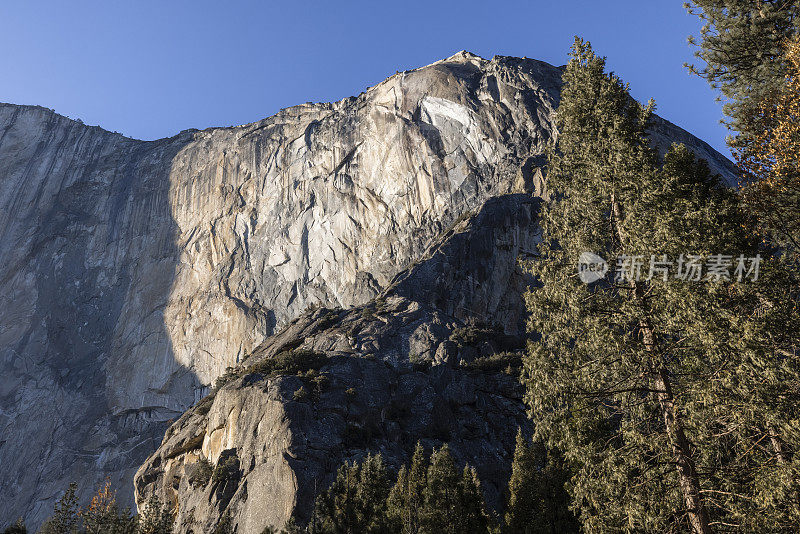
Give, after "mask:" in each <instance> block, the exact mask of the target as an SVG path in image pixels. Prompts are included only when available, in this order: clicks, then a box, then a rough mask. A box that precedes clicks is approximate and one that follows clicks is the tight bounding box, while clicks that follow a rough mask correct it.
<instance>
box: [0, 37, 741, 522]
mask: <svg viewBox="0 0 800 534" xmlns="http://www.w3.org/2000/svg"><path fill="white" fill-rule="evenodd" d="M559 85H560V70H559V69H558V68H555V67H552V66H550V65H548V64H546V63H542V62H539V61H534V60H522V59H515V58H507V57H496V58H494V59H493V60H491V61H489V60H484V59H481V58H478V57H477V56H474V55H471V54H469V53H466V52H461V53H459V54H456V55H455V56H453V57H451V58H448V59H446V60H443V61H440V62H437V63H434V64H433V65H429V66H427V67H423V68H420V69H416V70H413V71H408V72H403V73H398V74H396V75H395V76H392V77H391V78H389V79H387V80H386V81H384V82H382V83H381V84H379V85H377V86H376V87H373V88H370V89H369V90H367V91H366V92H365V93H362V94H361V95H359V96H358V97H352V98H348V99H345V100H342V101H339V102H336V103H333V104H306V105H301V106H296V107H293V108H289V109H286V110H283V111H281V112H280V113H278V114H276V115H275V116H273V117H270V118H268V119H264V120H262V121H260V122H256V123H253V124H248V125H244V126H239V127H232V128H213V129H209V130H204V131H185V132H182V133H180V134H178V135H177V136H175V137H172V138H169V139H163V140H159V141H152V142H143V141H137V140H133V139H128V138H125V137H123V136H121V135H118V134H114V133H110V132H107V131H104V130H102V129H101V128H98V127H89V126H85V125H83V124H81V123H79V122H76V121H72V120H70V119H67V118H65V117H62V116H59V115H57V114H55V113H54V112H52V111H50V110H47V109H44V108H39V107H29V106H15V105H9V104H0V258H2V262H1V263H0V502H3V503H4V506H3V507H2V509H0V522H3V521H6V522H7V521H10V520H13V519H15V518H16V517H18V516H23V517H26V518H27V519H28V521H29V522H31V523H33V524H36V523H38V522H39V521H41V520H42V519H43V518H44V517H45V516H46V515H48V514H49V513H50V511H51V510H52V505H53V503H54V501H55V499H56V498H57V497H58V496H59V494H60V492H62V491H63V489H64V488H65V487H66V486H67V484H68V483H69V482H70V481H73V480H75V481H78V482H79V494H80V495H81V496H83V497H86V496H88V495H89V494H90V493H92V492H93V490H94V486H96V485H97V484H98V483H99V482H100V481H101V480H102V479H104V478H105V477H110V478H111V481H112V483H113V484H114V485H115V486H116V487H117V488H119V491H120V495H119V496H120V499H121V500H123V501H125V502H132V490H131V488H132V484H131V481H132V478H133V474H134V472H135V471H136V469H137V467H138V466H139V465H140V464H141V463H142V462H143V461H144V460H145V459H146V458H147V457H148V456H149V455H150V454H151V453H153V451H154V450H156V448H157V447H158V446H159V443H160V442H161V438H162V437H163V435H164V430H165V429H166V428H167V426H168V424H169V422H170V421H171V420H174V419H176V418H178V417H180V415H181V414H182V413H183V412H184V410H186V409H187V408H188V407H189V406H191V405H192V404H193V403H195V402H196V401H197V400H198V399H199V398H200V397H202V396H203V395H204V394H205V393H206V392H207V386H208V385H209V384H211V383H212V382H213V380H214V379H215V378H216V377H217V376H219V375H220V374H221V373H222V372H223V370H224V369H225V368H226V367H227V366H234V365H236V364H237V363H239V362H240V361H241V360H242V359H244V358H245V357H246V356H247V355H248V354H250V353H251V352H252V351H253V350H255V349H256V348H257V347H260V346H263V345H262V344H263V343H265V342H267V343H269V342H270V341H269V340H268V339H267V338H268V337H269V336H270V335H272V334H274V333H275V332H277V331H278V330H279V329H280V328H281V327H283V326H284V325H287V324H288V323H289V321H291V320H293V319H295V318H297V317H299V316H300V315H301V314H302V312H303V311H304V310H305V309H307V308H308V307H309V306H315V305H323V306H327V307H341V308H345V309H346V308H350V307H353V306H360V305H364V304H366V303H368V302H370V301H371V300H372V299H373V298H374V297H376V296H377V295H378V294H379V293H380V292H382V291H384V290H386V289H387V288H389V287H390V286H391V287H394V288H395V289H393V291H396V296H397V298H398V299H400V298H402V299H406V300H408V301H410V302H413V301H415V297H414V295H412V294H409V293H403V291H411V290H410V289H409V287H411V285H410V283H409V282H406V285H405V286H404V285H403V284H404V282H403V281H402V280H396V279H395V278H396V277H397V276H398V275H400V278H403V277H406V278H403V279H405V280H407V277H409V276H411V277H415V278H414V280H415V282H414V283H415V284H416V285H417V286H420V287H426V288H428V289H429V291H430V294H429V295H427V296H426V298H428V297H430V298H428V300H426V301H425V306H428V307H429V309H431V310H436V311H437V313H444V314H446V315H447V317H449V319H448V320H450V321H456V322H458V321H461V322H464V321H467V320H470V319H474V318H478V319H480V320H481V321H484V322H486V323H489V324H499V325H501V326H502V329H503V330H505V331H506V332H505V333H507V334H517V333H519V330H520V328H521V324H522V316H521V309H520V307H519V306H520V300H519V298H518V297H515V296H514V295H515V294H516V293H515V292H518V289H519V288H520V287H524V281H523V280H521V279H520V278H519V276H517V275H513V272H514V269H515V268H514V265H516V258H513V261H512V259H509V258H511V256H509V255H507V254H506V255H502V254H501V255H500V256H493V251H492V250H489V251H488V252H487V253H486V254H488V256H487V257H489V256H491V257H494V258H495V260H492V261H495V263H493V264H492V267H491V268H492V269H493V270H496V272H497V273H498V274H496V275H495V278H494V282H493V283H495V282H498V283H499V282H502V281H503V280H506V281H507V282H508V283H509V284H510V285H508V286H505V287H503V286H502V284H501V285H493V286H491V288H492V289H487V287H489V286H487V285H485V284H483V285H482V284H478V283H476V282H474V281H472V279H470V278H463V277H459V276H458V275H457V273H462V274H463V273H466V274H469V271H468V270H464V269H462V270H459V269H458V268H457V267H458V266H460V265H461V263H462V262H466V263H469V265H470V268H473V267H475V265H476V263H477V262H475V261H472V262H471V263H470V262H469V261H468V260H469V258H468V257H463V258H459V256H458V254H461V253H469V252H470V250H472V249H470V248H469V247H466V245H464V244H463V243H462V244H459V242H458V240H457V239H456V240H455V241H453V240H449V238H448V237H447V236H448V232H450V233H452V227H453V224H454V223H456V222H459V221H464V220H471V219H470V217H471V216H472V215H474V214H476V213H479V212H480V211H481V210H482V209H483V208H484V207H485V205H486V203H487V201H490V200H491V199H494V198H497V197H502V196H504V195H512V194H515V193H516V194H525V195H528V196H529V194H530V193H533V194H534V195H539V194H541V193H542V191H543V187H544V185H543V181H542V173H541V170H540V167H541V166H542V165H543V160H542V158H541V154H542V153H543V151H544V148H545V146H546V145H547V144H548V143H550V142H552V141H553V138H554V135H555V134H554V130H553V124H552V123H553V113H554V109H555V107H556V105H557V99H558V91H559ZM673 139H678V140H681V141H684V142H686V143H687V144H689V145H690V146H691V147H692V148H694V149H695V150H696V151H697V152H698V154H699V155H700V156H701V157H704V158H706V159H708V160H709V162H710V163H711V165H712V167H713V168H715V169H717V170H719V171H722V172H727V171H728V169H729V164H728V162H727V160H725V159H724V158H722V157H721V156H720V155H719V154H717V153H716V152H714V151H713V150H712V149H711V148H710V147H708V145H706V144H705V143H702V142H701V141H699V140H697V139H696V138H694V137H692V136H690V135H689V134H687V133H686V132H684V131H682V130H680V129H679V128H677V127H675V126H673V125H671V124H669V123H667V122H666V121H659V122H658V123H657V124H656V126H655V128H654V141H655V142H656V143H657V144H658V145H659V146H662V147H663V146H664V145H665V144H666V143H668V142H669V141H670V140H673ZM498 216H499V215H498ZM526 224H527V223H526ZM527 231H528V230H524V231H523V233H524V232H527ZM515 239H516V238H515ZM523 241H524V240H519V242H520V243H521V242H523ZM436 244H446V247H445V248H446V249H447V250H449V251H450V252H448V253H447V254H444V253H442V254H444V255H441V254H440V256H439V258H440V261H438V263H437V261H433V262H430V261H428V260H429V259H430V258H426V257H425V253H426V251H428V253H430V251H432V250H439V249H437V248H435V247H434V245H436ZM504 246H505V245H504ZM431 247H433V248H431ZM447 247H450V248H447ZM465 247H466V248H465ZM515 250H516V249H515ZM458 251H461V252H458ZM423 260H425V261H423ZM419 262H421V263H424V265H425V269H427V270H426V271H423V270H419V269H418V270H413V269H411V270H408V268H409V267H410V266H412V264H415V263H419ZM503 262H506V263H508V264H504V263H503ZM478 268H482V269H484V270H485V269H487V267H486V266H483V267H480V266H478ZM465 269H466V267H465ZM401 273H403V274H401ZM466 274H465V276H466ZM470 276H472V275H470ZM426 284H427V285H426ZM404 287H405V289H404ZM451 295H458V299H459V300H454V299H453V298H451ZM434 297H435V299H436V300H431V299H433V298H434ZM417 300H418V299H417ZM426 309H427V308H426ZM431 313H433V312H431ZM454 324H455V323H454ZM265 340H266V341H265ZM407 356H408V355H407V354H406V355H404V357H406V358H407ZM275 431H276V432H277V430H275ZM287 439H288V438H287ZM465 459H467V458H465ZM287 491H288V490H287ZM276 517H277V516H276Z"/></svg>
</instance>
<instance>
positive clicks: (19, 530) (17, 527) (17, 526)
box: [3, 518, 28, 534]
mask: <svg viewBox="0 0 800 534" xmlns="http://www.w3.org/2000/svg"><path fill="white" fill-rule="evenodd" d="M3 534H28V528H27V527H26V526H25V523H24V522H23V521H22V518H20V519H17V521H16V522H15V523H14V524H13V525H8V526H7V527H6V529H5V530H4V531H3Z"/></svg>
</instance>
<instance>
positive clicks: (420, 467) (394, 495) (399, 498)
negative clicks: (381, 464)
mask: <svg viewBox="0 0 800 534" xmlns="http://www.w3.org/2000/svg"><path fill="white" fill-rule="evenodd" d="M427 484H428V457H427V455H426V454H425V449H424V448H423V447H422V444H421V443H419V442H417V446H416V447H415V449H414V455H413V456H412V458H411V467H410V468H406V466H403V467H401V468H400V472H399V473H398V475H397V481H396V482H395V484H394V486H393V487H392V490H391V492H390V494H389V499H388V514H389V517H390V520H391V521H393V523H394V524H395V525H399V531H400V532H402V533H403V534H416V533H418V532H420V510H422V506H423V503H424V497H423V492H424V491H425V487H426V486H427Z"/></svg>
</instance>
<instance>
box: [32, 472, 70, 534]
mask: <svg viewBox="0 0 800 534" xmlns="http://www.w3.org/2000/svg"><path fill="white" fill-rule="evenodd" d="M77 490H78V484H76V483H75V482H73V483H71V484H70V485H69V487H68V488H67V491H66V492H64V495H63V496H62V497H61V499H59V500H58V502H57V503H56V505H55V508H54V510H53V515H52V516H51V517H50V518H49V519H48V520H47V521H45V523H44V524H43V525H42V528H41V529H40V530H39V532H40V534H76V533H77V532H78V528H79V526H80V507H79V506H78V497H77V496H76V495H75V493H76V492H77Z"/></svg>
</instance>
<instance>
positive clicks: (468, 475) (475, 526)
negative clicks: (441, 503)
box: [455, 465, 492, 533]
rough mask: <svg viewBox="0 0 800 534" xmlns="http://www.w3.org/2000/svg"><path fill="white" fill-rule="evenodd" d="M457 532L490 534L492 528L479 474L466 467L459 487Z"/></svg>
mask: <svg viewBox="0 0 800 534" xmlns="http://www.w3.org/2000/svg"><path fill="white" fill-rule="evenodd" d="M457 497H458V504H457V507H456V513H455V516H456V532H475V533H486V532H490V527H491V526H492V524H491V520H490V518H489V514H488V513H487V511H486V506H485V503H484V500H483V492H482V491H481V483H480V479H479V478H478V472H477V471H475V469H474V468H472V467H470V466H468V465H465V466H464V470H463V471H462V473H461V481H460V482H459V485H458V495H457Z"/></svg>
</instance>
